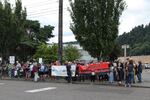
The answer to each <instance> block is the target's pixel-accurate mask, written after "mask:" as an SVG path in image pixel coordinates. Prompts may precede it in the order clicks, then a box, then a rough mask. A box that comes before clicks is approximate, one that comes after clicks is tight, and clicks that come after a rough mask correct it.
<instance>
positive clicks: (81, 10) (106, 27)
mask: <svg viewBox="0 0 150 100" xmlns="http://www.w3.org/2000/svg"><path fill="white" fill-rule="evenodd" d="M70 6H71V9H70V13H71V18H72V23H71V30H72V32H73V34H74V35H75V38H76V39H77V41H78V42H79V44H80V45H81V46H82V47H83V49H84V50H86V51H88V52H89V54H90V55H91V56H92V57H96V58H98V60H99V59H100V57H103V58H106V57H107V56H108V55H109V54H110V53H111V52H112V49H113V46H114V43H115V39H116V38H117V35H118V26H119V18H120V15H121V14H122V11H123V10H124V7H125V2H124V0H70Z"/></svg>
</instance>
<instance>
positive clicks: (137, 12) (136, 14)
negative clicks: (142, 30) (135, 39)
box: [119, 0, 150, 34]
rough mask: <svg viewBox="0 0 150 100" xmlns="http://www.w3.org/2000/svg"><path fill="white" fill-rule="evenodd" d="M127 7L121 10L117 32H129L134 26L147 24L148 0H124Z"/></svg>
mask: <svg viewBox="0 0 150 100" xmlns="http://www.w3.org/2000/svg"><path fill="white" fill-rule="evenodd" d="M125 1H126V3H127V9H126V10H125V11H124V12H123V15H122V17H121V19H120V23H121V24H120V27H119V34H122V33H123V32H129V31H130V30H131V29H132V28H134V27H135V26H138V25H141V24H144V25H145V24H148V23H149V22H150V19H149V18H148V16H150V13H149V10H150V6H149V4H150V1H149V0H125Z"/></svg>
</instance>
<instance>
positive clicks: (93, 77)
mask: <svg viewBox="0 0 150 100" xmlns="http://www.w3.org/2000/svg"><path fill="white" fill-rule="evenodd" d="M95 74H96V73H95V71H94V70H92V72H91V82H92V83H94V82H95V77H96V76H95Z"/></svg>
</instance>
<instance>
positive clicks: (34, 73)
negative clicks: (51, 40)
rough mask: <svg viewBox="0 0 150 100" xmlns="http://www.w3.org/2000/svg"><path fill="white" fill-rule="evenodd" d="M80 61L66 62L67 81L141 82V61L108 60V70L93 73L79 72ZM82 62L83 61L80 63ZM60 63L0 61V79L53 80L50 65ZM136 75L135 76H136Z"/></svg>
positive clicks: (126, 85) (129, 83)
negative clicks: (72, 68) (11, 62)
mask: <svg viewBox="0 0 150 100" xmlns="http://www.w3.org/2000/svg"><path fill="white" fill-rule="evenodd" d="M72 64H75V65H76V72H75V76H72V72H71V65H72ZM79 64H81V63H78V62H76V63H72V62H66V63H65V64H64V65H66V70H67V75H68V76H67V78H65V79H66V80H67V82H68V83H70V82H71V81H85V80H91V82H92V83H93V82H95V81H96V80H98V81H109V83H113V82H118V84H122V83H123V82H124V83H125V87H131V85H132V84H134V83H135V82H136V80H138V82H139V83H141V82H142V63H141V62H140V61H139V62H138V63H136V62H134V61H133V60H132V59H127V61H126V62H124V63H123V62H120V61H119V60H118V61H115V62H110V64H109V68H110V69H109V72H106V73H95V72H94V71H93V72H91V73H90V74H86V75H84V74H80V73H79V67H78V65H79ZM82 64H83V63H82ZM53 65H60V63H59V62H58V61H53V62H50V63H48V64H44V63H37V62H29V61H27V62H19V61H16V62H15V63H14V64H10V63H7V62H5V63H2V62H0V73H1V75H0V76H1V79H7V78H24V79H25V80H34V81H36V82H37V81H38V80H40V81H45V80H46V79H50V80H55V79H57V77H55V76H52V75H51V70H52V69H51V66H53ZM136 76H137V78H136Z"/></svg>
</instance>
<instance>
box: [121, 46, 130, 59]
mask: <svg viewBox="0 0 150 100" xmlns="http://www.w3.org/2000/svg"><path fill="white" fill-rule="evenodd" d="M127 48H129V45H127V44H124V45H122V49H124V61H125V60H126V57H127Z"/></svg>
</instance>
